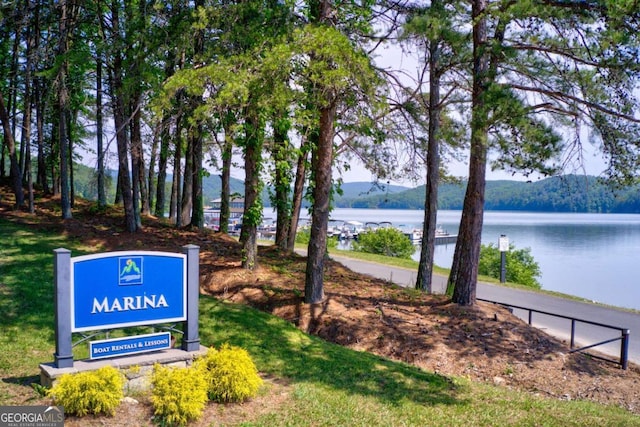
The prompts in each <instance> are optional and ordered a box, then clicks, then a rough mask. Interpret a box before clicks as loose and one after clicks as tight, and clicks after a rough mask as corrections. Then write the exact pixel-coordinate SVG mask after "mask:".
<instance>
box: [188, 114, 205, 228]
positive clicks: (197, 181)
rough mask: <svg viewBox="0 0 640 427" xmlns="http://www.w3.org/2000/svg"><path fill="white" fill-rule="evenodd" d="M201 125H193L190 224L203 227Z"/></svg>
mask: <svg viewBox="0 0 640 427" xmlns="http://www.w3.org/2000/svg"><path fill="white" fill-rule="evenodd" d="M202 156H203V154H202V126H201V125H197V126H195V134H194V135H193V168H192V174H193V178H192V179H191V181H192V185H193V188H192V190H191V193H192V197H193V205H192V208H191V226H192V227H198V228H203V227H204V195H203V194H202V170H203V167H202Z"/></svg>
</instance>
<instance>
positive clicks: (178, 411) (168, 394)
mask: <svg viewBox="0 0 640 427" xmlns="http://www.w3.org/2000/svg"><path fill="white" fill-rule="evenodd" d="M151 384H152V385H153V390H152V392H151V403H152V404H153V407H154V413H155V415H156V416H157V417H158V419H159V420H161V421H162V422H163V423H164V424H166V425H171V426H174V425H177V426H183V425H186V424H187V423H188V422H189V421H191V420H197V419H198V418H200V417H201V416H202V411H203V410H204V407H205V405H206V404H207V381H206V379H205V377H204V376H203V375H202V371H201V370H199V369H196V368H195V367H193V366H192V367H189V368H169V367H165V366H162V365H159V364H156V365H155V366H154V367H153V373H152V374H151Z"/></svg>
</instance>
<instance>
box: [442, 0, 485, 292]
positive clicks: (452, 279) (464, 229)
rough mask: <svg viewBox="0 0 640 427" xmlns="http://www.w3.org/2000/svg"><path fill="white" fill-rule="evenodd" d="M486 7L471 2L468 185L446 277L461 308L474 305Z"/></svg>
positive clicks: (479, 234) (481, 209)
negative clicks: (471, 42) (470, 94)
mask: <svg viewBox="0 0 640 427" xmlns="http://www.w3.org/2000/svg"><path fill="white" fill-rule="evenodd" d="M486 7H487V0H474V1H473V5H472V14H473V22H474V25H473V93H472V107H471V108H472V110H471V151H470V156H469V182H468V184H467V191H466V193H465V198H464V204H463V210H462V219H461V220H460V230H459V232H458V240H457V242H456V249H455V253H454V259H453V265H452V268H451V274H450V276H449V288H450V287H451V286H453V298H452V300H453V302H455V303H457V304H460V305H473V304H475V301H476V287H477V280H478V262H479V259H480V245H481V237H482V222H483V215H484V193H485V184H486V176H485V175H486V166H487V132H488V128H487V123H488V114H487V106H486V105H485V100H484V97H485V93H486V90H487V88H488V72H489V58H490V56H489V55H490V52H489V49H487V19H486V17H485V11H486Z"/></svg>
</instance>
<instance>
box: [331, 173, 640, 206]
mask: <svg viewBox="0 0 640 427" xmlns="http://www.w3.org/2000/svg"><path fill="white" fill-rule="evenodd" d="M465 185H466V184H465V183H461V184H459V185H458V184H442V185H441V186H440V189H439V197H438V207H439V209H453V210H459V209H462V202H463V199H464V192H465ZM424 199H425V188H424V186H420V187H417V188H413V189H410V190H407V191H403V192H399V193H391V192H388V193H384V194H378V195H372V196H366V197H342V198H337V199H336V207H340V208H375V209H423V208H424ZM485 209H487V210H513V211H532V212H596V213H598V212H599V213H640V186H634V187H631V188H624V189H620V190H613V189H611V188H610V187H608V186H607V185H606V184H604V183H603V182H602V181H601V180H599V179H598V178H596V177H593V176H577V175H567V176H563V177H553V178H547V179H544V180H541V181H537V182H521V181H488V182H487V191H486V198H485Z"/></svg>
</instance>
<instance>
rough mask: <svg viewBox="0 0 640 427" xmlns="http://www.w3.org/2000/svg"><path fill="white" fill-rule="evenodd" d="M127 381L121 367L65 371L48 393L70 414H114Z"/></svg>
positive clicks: (80, 415) (55, 402)
mask: <svg viewBox="0 0 640 427" xmlns="http://www.w3.org/2000/svg"><path fill="white" fill-rule="evenodd" d="M124 383H125V378H124V375H122V373H121V372H120V371H119V370H118V369H116V368H114V367H112V366H105V367H102V368H100V369H98V370H95V371H89V372H80V373H77V374H64V375H62V376H61V377H60V378H59V379H58V381H56V383H55V384H54V386H53V387H52V388H51V389H50V390H49V392H48V395H49V396H50V397H52V398H53V401H54V404H55V405H59V406H64V412H65V413H67V414H74V415H77V416H79V417H82V416H84V415H87V414H96V415H97V414H105V415H110V416H113V415H114V414H115V412H116V408H117V407H118V405H120V401H121V400H122V398H123V397H124V391H123V388H124Z"/></svg>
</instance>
